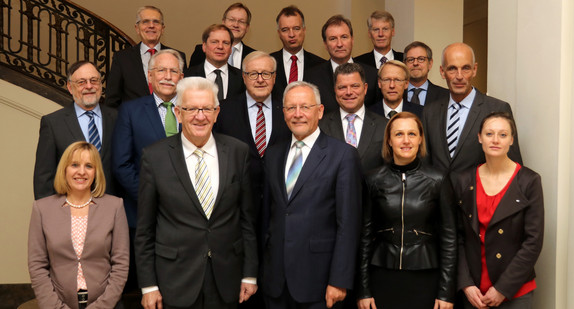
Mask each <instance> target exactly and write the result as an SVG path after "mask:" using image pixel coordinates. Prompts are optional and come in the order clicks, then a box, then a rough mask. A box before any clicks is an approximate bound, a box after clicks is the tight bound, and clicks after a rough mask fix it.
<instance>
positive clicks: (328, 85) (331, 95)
mask: <svg viewBox="0 0 574 309" xmlns="http://www.w3.org/2000/svg"><path fill="white" fill-rule="evenodd" d="M361 65H362V66H363V69H364V70H365V79H366V82H367V84H368V85H369V87H368V88H367V95H366V96H365V106H367V107H368V106H371V105H373V104H375V102H378V100H379V98H380V97H381V90H380V89H379V84H378V83H377V70H376V69H374V68H372V67H370V66H368V65H364V64H361ZM303 79H304V80H305V81H306V82H309V83H312V84H314V85H316V86H317V87H319V92H320V93H321V103H322V104H323V105H324V106H325V113H330V112H332V111H334V110H336V109H338V108H339V104H338V103H337V99H336V98H335V81H334V79H333V67H332V66H331V61H326V62H324V63H321V64H319V65H316V66H315V67H314V68H312V69H311V70H309V72H308V74H305V76H303Z"/></svg>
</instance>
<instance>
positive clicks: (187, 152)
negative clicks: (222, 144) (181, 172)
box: [181, 133, 217, 159]
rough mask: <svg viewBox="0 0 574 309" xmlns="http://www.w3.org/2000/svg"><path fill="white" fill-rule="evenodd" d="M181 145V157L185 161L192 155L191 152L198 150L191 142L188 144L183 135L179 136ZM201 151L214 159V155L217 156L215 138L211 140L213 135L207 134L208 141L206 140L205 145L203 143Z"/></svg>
mask: <svg viewBox="0 0 574 309" xmlns="http://www.w3.org/2000/svg"><path fill="white" fill-rule="evenodd" d="M181 144H182V146H183V156H184V157H185V158H186V159H187V158H189V157H190V156H191V155H193V152H194V151H195V150H196V149H198V148H200V147H197V146H195V145H194V144H193V143H192V142H190V141H189V140H188V139H187V138H186V137H185V136H184V135H183V133H182V134H181ZM201 149H202V150H203V151H204V152H205V154H207V155H209V156H212V157H215V155H216V154H217V147H216V146H215V138H213V133H210V134H209V139H208V140H207V143H205V145H203V147H201Z"/></svg>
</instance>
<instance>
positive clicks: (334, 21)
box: [321, 14, 353, 42]
mask: <svg viewBox="0 0 574 309" xmlns="http://www.w3.org/2000/svg"><path fill="white" fill-rule="evenodd" d="M341 24H345V25H347V27H349V32H350V33H351V37H352V36H353V26H351V21H350V20H348V19H346V18H345V17H344V16H343V15H340V14H339V15H333V16H331V17H330V18H329V19H327V21H326V22H325V24H324V25H323V28H321V36H322V37H323V42H325V41H327V35H326V34H325V32H327V28H329V26H332V25H337V26H338V25H341Z"/></svg>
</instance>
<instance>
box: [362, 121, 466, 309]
mask: <svg viewBox="0 0 574 309" xmlns="http://www.w3.org/2000/svg"><path fill="white" fill-rule="evenodd" d="M425 154H426V148H425V140H424V133H423V128H422V124H421V121H420V120H419V119H418V118H417V116H415V115H414V114H412V113H408V112H402V113H399V114H397V115H395V116H394V117H393V118H391V120H390V121H389V123H388V124H387V127H386V129H385V136H384V142H383V158H384V159H385V161H387V162H388V164H386V165H384V166H382V167H380V168H378V169H375V170H373V171H371V172H370V173H369V174H367V176H366V192H365V198H364V201H365V202H364V209H363V231H362V235H361V248H360V269H359V279H360V282H359V286H358V288H357V292H358V294H357V296H358V299H359V300H358V303H357V304H358V307H359V308H360V309H370V308H373V309H374V308H377V306H378V307H379V308H383V309H385V308H392V309H397V308H408V309H417V308H427V309H431V308H435V309H438V308H440V309H444V308H447V309H450V308H452V306H453V304H452V303H453V302H454V294H455V290H456V286H455V278H456V257H457V244H456V221H455V220H456V219H455V218H456V217H455V207H454V202H453V192H452V186H451V184H450V182H449V180H448V177H445V176H444V175H442V174H441V173H439V172H438V171H436V170H434V169H433V168H431V167H430V166H428V165H426V164H425V163H423V162H422V161H421V160H420V159H419V157H423V156H424V155H425ZM375 304H376V306H375Z"/></svg>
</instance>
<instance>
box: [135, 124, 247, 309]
mask: <svg viewBox="0 0 574 309" xmlns="http://www.w3.org/2000/svg"><path fill="white" fill-rule="evenodd" d="M181 138H182V134H181V133H179V134H177V135H173V136H171V137H168V138H165V139H163V140H161V141H159V142H157V143H155V144H154V145H151V146H149V147H147V148H145V149H144V152H143V155H142V163H141V171H140V188H139V199H138V223H137V230H136V236H135V241H134V244H135V252H136V265H137V272H138V281H139V285H140V287H148V286H158V287H159V290H160V292H161V294H162V297H163V304H164V306H166V305H168V306H175V307H190V306H191V305H192V304H193V303H194V302H195V301H196V299H197V297H198V295H199V293H200V292H201V288H202V285H203V279H202V278H203V277H204V274H205V269H206V267H207V261H208V259H211V265H212V269H213V276H214V278H215V284H216V286H217V288H218V291H219V294H220V295H221V297H222V299H223V301H224V302H227V303H231V302H237V301H238V299H239V288H240V285H241V279H242V278H244V277H257V264H258V262H257V241H256V238H255V228H254V224H255V222H254V220H255V214H254V207H253V204H252V196H251V183H250V179H249V149H248V147H247V145H245V144H244V143H242V142H240V141H238V140H236V139H235V138H232V137H229V136H225V135H221V134H214V138H215V142H216V145H217V154H218V161H219V190H218V192H217V197H216V199H215V206H214V209H213V212H212V214H211V217H210V218H209V219H207V217H206V216H205V212H204V211H203V208H202V207H201V204H200V202H199V199H198V197H197V195H196V193H195V189H194V187H193V184H192V182H191V178H190V175H189V174H188V171H187V165H186V162H185V158H184V155H183V146H182V141H181Z"/></svg>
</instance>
